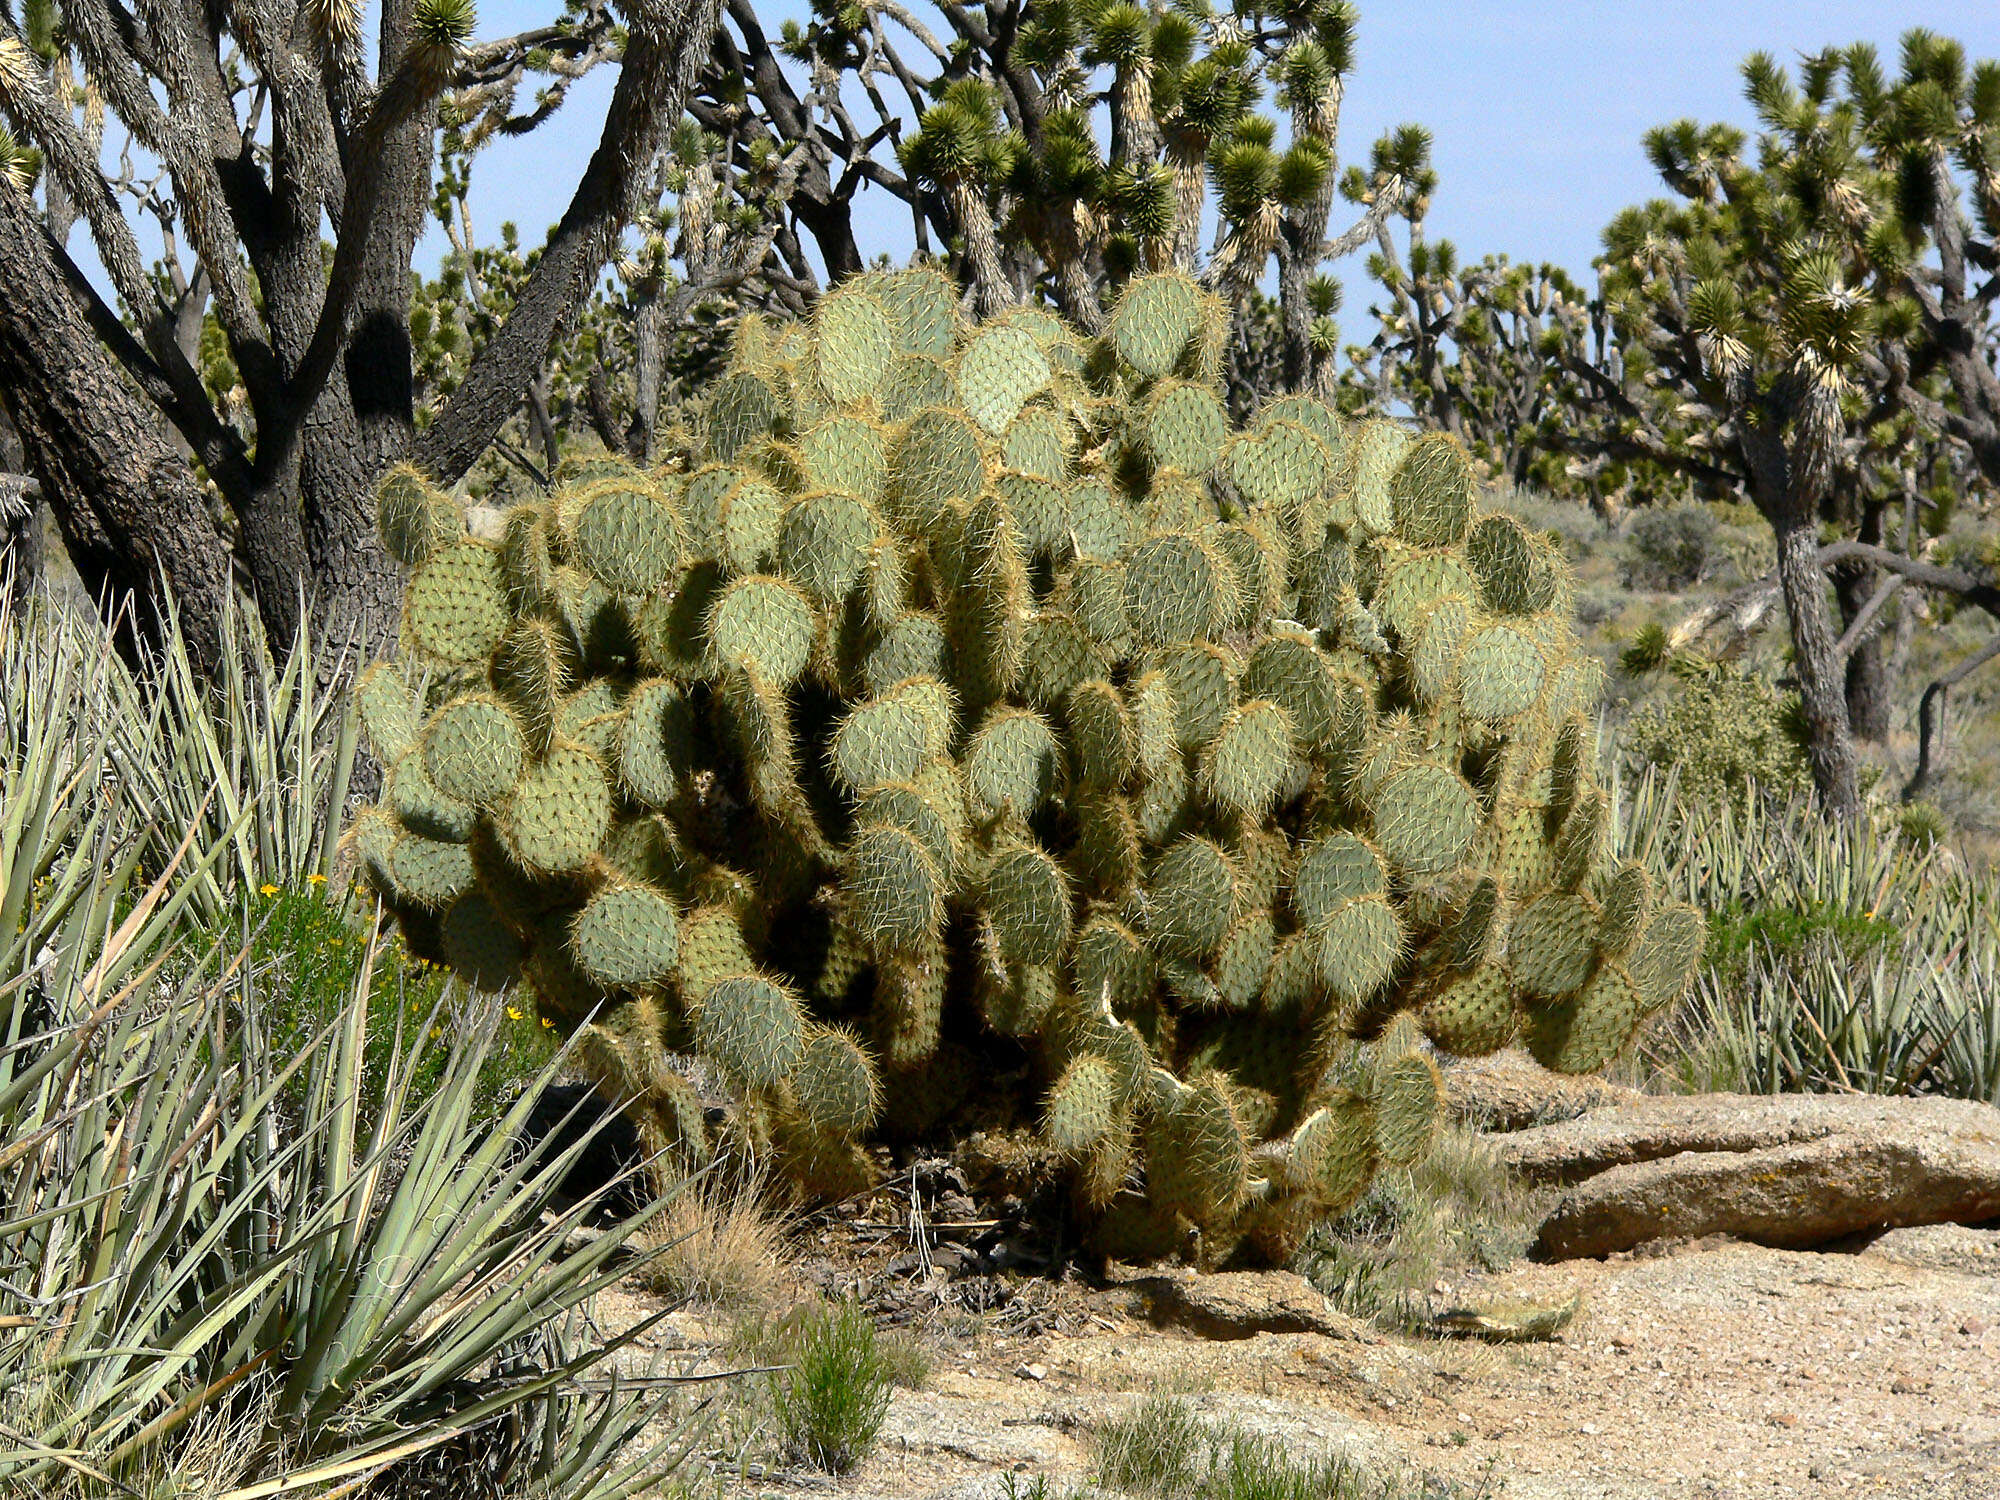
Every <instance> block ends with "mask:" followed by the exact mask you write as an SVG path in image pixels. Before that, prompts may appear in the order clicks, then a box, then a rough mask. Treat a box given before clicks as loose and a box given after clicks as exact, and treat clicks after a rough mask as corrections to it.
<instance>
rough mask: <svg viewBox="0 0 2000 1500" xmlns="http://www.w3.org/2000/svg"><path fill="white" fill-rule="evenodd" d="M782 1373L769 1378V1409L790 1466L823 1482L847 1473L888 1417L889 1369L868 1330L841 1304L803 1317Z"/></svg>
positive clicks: (851, 1305)
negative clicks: (820, 1474)
mask: <svg viewBox="0 0 2000 1500" xmlns="http://www.w3.org/2000/svg"><path fill="white" fill-rule="evenodd" d="M795 1337H796V1343H795V1346H794V1347H795V1353H794V1354H793V1362H792V1365H791V1367H790V1368H789V1369H786V1370H781V1371H778V1372H777V1373H776V1374H774V1375H773V1376H772V1378H771V1405H772V1408H773V1410H774V1411H775V1413H776V1415H777V1418H778V1427H779V1430H780V1431H781V1432H782V1433H783V1434H784V1439H785V1443H786V1446H787V1448H788V1449H789V1450H790V1452H791V1455H792V1457H793V1458H795V1459H797V1460H798V1461H799V1462H802V1463H806V1464H810V1465H811V1466H812V1467H813V1468H815V1469H824V1470H825V1471H826V1472H828V1473H829V1474H845V1473H848V1472H849V1471H850V1470H852V1469H853V1468H854V1467H855V1466H856V1465H857V1464H859V1463H860V1462H861V1460H862V1459H864V1458H866V1457H867V1456H868V1452H869V1450H870V1449H871V1448H873V1447H874V1446H875V1439H876V1438H877V1437H879V1436H880V1435H881V1432H882V1423H883V1421H884V1419H885V1418H886V1417H887V1416H888V1414H889V1393H890V1387H891V1378H890V1367H889V1362H888V1360H887V1359H886V1358H885V1357H884V1355H883V1352H882V1347H881V1341H880V1338H879V1336H878V1335H877V1333H876V1331H875V1325H874V1323H872V1322H871V1321H869V1318H868V1315H867V1314H866V1313H865V1312H863V1311H862V1310H861V1308H860V1306H859V1304H857V1303H855V1302H852V1301H847V1302H842V1303H839V1304H837V1305H835V1306H833V1307H827V1308H815V1309H813V1310H811V1311H810V1312H808V1313H807V1314H806V1315H805V1316H804V1317H803V1319H802V1320H801V1321H800V1322H799V1324H798V1326H797V1329H796V1335H795Z"/></svg>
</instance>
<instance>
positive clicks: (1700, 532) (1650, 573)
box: [1620, 502, 1722, 593]
mask: <svg viewBox="0 0 2000 1500" xmlns="http://www.w3.org/2000/svg"><path fill="white" fill-rule="evenodd" d="M1721 529H1722V523H1721V522H1720V521H1718V520H1717V519H1716V517H1715V514H1714V512H1712V511H1711V510H1709V508H1708V507H1707V506H1705V505H1698V504H1694V503H1691V502H1683V503H1681V504H1678V505H1664V506H1663V505H1647V506H1642V507H1641V508H1640V509H1639V511H1638V512H1637V513H1636V514H1635V515H1634V516H1633V517H1632V522H1631V525H1630V526H1628V527H1627V528H1626V532H1625V549H1624V551H1625V556H1624V558H1623V559H1622V565H1621V569H1620V571H1621V572H1622V573H1623V575H1624V579H1625V587H1627V588H1628V589H1646V590H1650V591H1656V592H1667V593H1678V592H1679V591H1680V590H1682V589H1685V588H1690V587H1692V586H1693V585H1695V584H1697V583H1699V582H1700V581H1701V580H1702V578H1703V577H1705V576H1706V575H1707V573H1708V571H1709V568H1710V566H1711V565H1712V563H1713V559H1714V551H1715V544H1716V537H1717V534H1718V533H1719V532H1720V531H1721Z"/></svg>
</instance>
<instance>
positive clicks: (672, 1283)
mask: <svg viewBox="0 0 2000 1500" xmlns="http://www.w3.org/2000/svg"><path fill="white" fill-rule="evenodd" d="M761 1186H762V1185H761V1184H760V1183H759V1182H758V1181H756V1180H755V1179H754V1178H753V1179H751V1180H749V1181H747V1182H746V1181H743V1180H741V1179H739V1178H735V1177H731V1176H726V1175H724V1174H723V1173H722V1172H721V1171H719V1170H717V1171H711V1172H709V1173H708V1174H706V1175H704V1176H701V1177H698V1178H696V1179H694V1180H693V1181H691V1182H689V1183H688V1184H687V1185H686V1186H685V1187H684V1188H683V1189H682V1190H681V1192H680V1193H678V1194H677V1195H676V1196H675V1198H674V1201H673V1202H672V1203H671V1204H669V1205H668V1206H667V1209H666V1211H665V1213H663V1214H662V1215H661V1216H660V1219H659V1222H658V1224H657V1225H656V1226H655V1227H654V1229H653V1230H652V1231H651V1233H650V1234H649V1236H648V1237H649V1239H651V1240H652V1241H653V1243H654V1244H655V1245H656V1246H657V1247H658V1253H657V1255H656V1256H655V1257H654V1259H653V1260H652V1261H651V1262H650V1264H649V1265H648V1266H647V1267H646V1270H645V1273H644V1280H645V1283H646V1285H647V1286H648V1287H650V1288H651V1289H652V1290H653V1291H654V1292H657V1293H658V1294H659V1295H661V1296H663V1297H667V1298H671V1299H673V1300H675V1301H684V1302H691V1303H693V1304H694V1305H695V1306H697V1307H703V1308H748V1307H755V1306H757V1305H759V1304H761V1303H763V1302H765V1301H767V1300H768V1299H769V1298H770V1297H771V1296H772V1294H773V1293H774V1292H775V1291H776V1290H777V1288H778V1287H779V1286H780V1285H781V1284H782V1282H783V1281H784V1278H785V1274H786V1266H785V1254H784V1243H783V1239H784V1231H783V1226H782V1225H781V1224H780V1223H779V1222H778V1221H777V1220H776V1219H774V1218H773V1217H772V1214H771V1211H770V1210H769V1208H768V1207H767V1206H766V1205H765V1203H764V1201H763V1198H762V1193H761Z"/></svg>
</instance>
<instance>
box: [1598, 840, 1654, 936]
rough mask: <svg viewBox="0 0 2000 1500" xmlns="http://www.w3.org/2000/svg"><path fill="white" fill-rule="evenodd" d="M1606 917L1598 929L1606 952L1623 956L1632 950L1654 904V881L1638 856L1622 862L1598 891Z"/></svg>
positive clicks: (1599, 901)
mask: <svg viewBox="0 0 2000 1500" xmlns="http://www.w3.org/2000/svg"><path fill="white" fill-rule="evenodd" d="M1597 899H1598V905H1599V906H1601V907H1602V908H1603V917H1602V919H1601V920H1600V922H1599V924H1598V928H1597V947H1598V951H1599V952H1602V953H1607V954H1611V955H1613V956H1615V957H1618V958H1623V957H1624V956H1625V955H1626V954H1627V953H1629V952H1631V951H1632V945H1633V944H1634V943H1636V942H1637V941H1638V940H1639V934H1640V932H1641V931H1642V930H1643V929H1644V927H1645V925H1646V918H1647V917H1648V916H1649V915H1650V914H1651V912H1652V907H1653V881H1652V877H1651V876H1649V875H1648V874H1647V873H1646V867H1645V866H1644V865H1642V864H1640V863H1639V862H1638V861H1637V860H1636V859H1628V860H1626V861H1625V862H1624V863H1623V864H1621V865H1619V866H1618V868H1617V869H1616V870H1614V871H1613V872H1612V874H1611V877H1610V878H1609V879H1608V880H1606V881H1605V882H1604V883H1603V886H1602V888H1601V889H1600V890H1599V891H1598V896H1597Z"/></svg>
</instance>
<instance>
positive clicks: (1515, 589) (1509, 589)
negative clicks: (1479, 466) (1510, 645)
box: [1465, 516, 1539, 615]
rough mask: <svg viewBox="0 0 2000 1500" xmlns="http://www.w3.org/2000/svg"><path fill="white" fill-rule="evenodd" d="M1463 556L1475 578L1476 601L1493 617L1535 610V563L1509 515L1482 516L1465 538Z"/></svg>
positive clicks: (1532, 552) (1523, 534)
mask: <svg viewBox="0 0 2000 1500" xmlns="http://www.w3.org/2000/svg"><path fill="white" fill-rule="evenodd" d="M1465 557H1466V561H1467V562H1468V563H1470V564H1471V565H1472V571H1473V573H1474V574H1475V575H1477V577H1478V579H1479V597H1480V602H1481V603H1482V604H1484V605H1485V606H1486V607H1487V608H1488V609H1489V610H1491V611H1493V613H1494V614H1496V615H1525V614H1528V613H1530V612H1531V611H1532V610H1533V609H1534V608H1535V604H1534V599H1535V595H1536V577H1537V569H1538V566H1539V560H1538V558H1537V557H1536V554H1535V547H1534V544H1533V543H1532V542H1531V541H1529V540H1528V534H1527V532H1526V531H1524V530H1523V529H1522V527H1521V523H1520V522H1518V521H1516V520H1515V519H1514V518H1513V517H1512V516H1484V517H1482V518H1481V519H1480V521H1479V523H1478V524H1477V525H1475V526H1474V527H1473V528H1472V534H1471V535H1470V536H1469V537H1468V538H1467V539H1466V545H1465Z"/></svg>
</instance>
